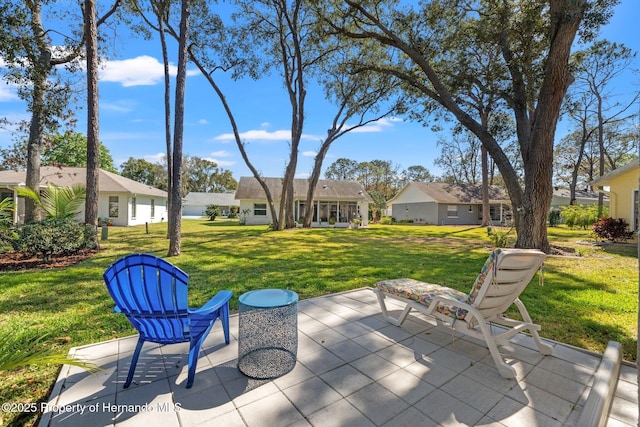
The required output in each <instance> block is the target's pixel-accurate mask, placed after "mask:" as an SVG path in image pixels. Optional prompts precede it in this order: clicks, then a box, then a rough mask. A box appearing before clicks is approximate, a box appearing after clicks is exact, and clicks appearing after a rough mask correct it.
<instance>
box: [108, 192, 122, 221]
mask: <svg viewBox="0 0 640 427" xmlns="http://www.w3.org/2000/svg"><path fill="white" fill-rule="evenodd" d="M119 206H120V201H119V200H118V196H109V218H118V213H119V211H120V207H119Z"/></svg>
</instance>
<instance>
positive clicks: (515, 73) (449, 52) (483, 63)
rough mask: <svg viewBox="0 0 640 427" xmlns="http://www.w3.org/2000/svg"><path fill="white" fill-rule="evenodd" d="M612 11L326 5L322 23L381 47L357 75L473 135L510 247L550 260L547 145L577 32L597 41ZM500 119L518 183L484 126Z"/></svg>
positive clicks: (382, 2)
mask: <svg viewBox="0 0 640 427" xmlns="http://www.w3.org/2000/svg"><path fill="white" fill-rule="evenodd" d="M615 3H616V1H615V0H611V1H598V2H595V1H586V0H583V1H577V2H565V1H561V0H552V1H550V2H547V1H541V0H538V1H528V0H527V1H515V2H491V1H481V2H476V1H458V0H440V1H431V2H422V3H420V4H419V5H417V6H413V7H412V6H405V5H400V4H399V3H398V2H396V1H391V0H369V1H352V0H345V1H344V2H331V3H330V7H327V8H326V9H325V16H326V20H325V22H326V27H327V31H330V32H333V33H336V34H339V35H341V36H344V37H349V38H351V39H352V40H353V42H354V47H353V49H357V48H358V45H359V46H360V49H366V48H368V47H369V46H370V45H369V42H370V41H375V42H376V43H377V45H378V46H379V47H380V51H379V54H378V55H377V58H376V59H377V60H376V61H375V62H369V63H366V64H362V65H361V69H366V70H367V71H372V70H373V71H376V72H379V73H384V74H391V75H394V76H396V77H398V78H400V79H402V80H403V81H404V82H405V83H406V85H407V88H408V89H409V91H408V93H409V94H411V95H412V96H413V99H414V102H415V105H416V108H415V109H414V111H415V114H416V115H418V116H421V117H428V115H429V114H432V113H434V112H438V113H440V114H442V115H444V116H448V117H450V118H451V117H453V118H455V120H456V121H457V122H459V123H460V124H461V126H463V127H465V128H466V129H468V130H469V131H470V132H472V133H473V134H475V135H476V136H477V138H478V139H479V140H480V141H481V143H482V145H483V146H484V148H485V149H486V150H487V151H488V153H489V154H490V155H491V157H492V158H493V160H494V162H495V164H496V166H497V168H498V169H499V171H500V173H501V175H502V177H503V179H504V182H505V185H506V187H507V191H508V193H509V196H510V198H511V203H512V206H513V208H514V214H515V215H514V222H515V227H516V230H517V233H518V240H517V241H516V246H517V247H529V248H539V249H542V250H544V251H547V252H548V251H549V250H550V247H549V241H548V238H547V229H546V223H547V214H548V211H549V206H550V203H551V197H552V191H553V186H552V176H553V169H552V164H553V141H554V136H555V130H556V125H557V121H558V117H559V115H560V107H561V104H562V100H563V97H564V95H565V93H566V90H567V88H568V86H569V85H570V83H571V80H572V77H571V75H570V72H569V66H568V61H569V56H570V53H571V47H572V45H573V42H574V39H575V37H576V35H577V34H578V33H579V32H580V35H581V36H582V38H583V39H584V40H588V39H591V38H593V37H594V35H595V33H596V31H597V29H598V27H599V26H600V25H601V24H602V23H604V22H606V21H607V19H608V18H609V16H610V13H611V7H612V6H613V5H614V4H615ZM361 41H365V42H366V43H360V42H361ZM499 110H504V111H505V112H509V114H510V115H511V116H512V117H514V119H515V129H516V135H517V141H518V147H519V152H520V153H519V154H520V157H521V158H522V164H523V170H524V176H523V180H522V181H521V180H520V178H519V176H518V174H517V172H516V168H515V167H514V165H513V164H512V163H511V161H510V160H509V158H508V156H507V155H506V153H505V150H504V148H503V147H502V146H501V144H500V141H499V140H498V138H497V137H496V135H495V133H494V132H492V130H491V128H490V126H489V123H490V116H491V114H493V113H494V112H495V111H499Z"/></svg>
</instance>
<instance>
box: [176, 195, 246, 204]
mask: <svg viewBox="0 0 640 427" xmlns="http://www.w3.org/2000/svg"><path fill="white" fill-rule="evenodd" d="M235 195H236V194H235V193H198V192H194V191H192V192H191V193H189V194H187V195H186V196H185V198H184V199H183V200H184V202H183V205H185V206H207V205H218V206H240V203H239V202H238V201H237V200H236V199H235Z"/></svg>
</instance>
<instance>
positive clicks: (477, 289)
mask: <svg viewBox="0 0 640 427" xmlns="http://www.w3.org/2000/svg"><path fill="white" fill-rule="evenodd" d="M544 259H545V254H544V253H543V252H540V251H538V250H534V249H496V250H494V251H493V252H492V253H491V255H490V256H489V258H488V259H487V261H486V262H485V264H484V266H483V267H482V271H481V272H480V274H479V275H478V278H477V279H476V281H475V283H474V285H473V287H472V288H471V292H470V293H469V294H465V293H462V292H459V291H457V290H455V289H451V288H447V287H444V286H439V285H434V284H430V283H424V282H420V281H417V280H414V279H406V278H405V279H393V280H383V281H380V282H378V283H376V287H375V288H374V289H373V291H374V292H375V293H376V295H377V297H378V301H379V302H380V308H381V309H382V315H383V317H384V318H385V319H386V320H388V321H389V322H390V323H392V324H394V325H396V326H401V325H402V324H403V323H404V321H405V320H406V318H407V316H408V315H409V313H410V312H411V310H412V309H414V310H418V311H420V312H422V313H426V314H428V315H431V316H434V317H435V318H436V320H437V321H438V323H439V324H445V325H447V326H449V327H451V328H453V329H454V330H456V331H459V332H461V333H464V334H466V335H471V336H475V337H476V338H480V339H482V340H484V341H485V342H486V344H487V347H489V351H490V352H491V356H492V357H493V360H494V362H495V364H496V367H497V368H498V371H499V372H500V375H502V376H503V377H505V378H515V376H516V370H515V368H513V366H510V365H508V364H507V363H506V362H505V361H504V360H503V358H502V356H501V355H500V353H499V351H498V346H499V345H506V344H507V343H508V341H509V339H511V338H512V337H513V336H515V335H517V334H518V333H520V332H522V331H525V330H529V332H530V333H531V336H532V337H533V340H534V341H535V343H536V346H537V347H538V350H539V351H540V353H542V354H544V355H550V354H553V347H552V346H550V345H548V344H545V343H543V342H542V341H541V340H540V337H539V336H538V330H539V329H540V325H536V324H534V323H533V321H532V320H531V317H530V316H529V313H528V312H527V309H526V308H525V306H524V304H523V303H522V301H520V300H519V299H518V297H519V296H520V294H521V293H522V291H523V290H524V289H525V288H526V287H527V285H528V284H529V282H530V281H531V279H532V278H533V276H534V275H535V274H536V271H537V270H538V269H540V268H541V267H542V263H543V261H544ZM386 297H391V298H393V299H396V300H399V301H402V302H404V303H406V306H405V308H404V310H403V311H402V313H400V315H399V316H398V317H393V316H391V315H390V314H389V312H388V311H387V306H386V304H385V298H386ZM512 304H515V305H516V307H517V308H518V310H519V311H520V315H521V316H522V319H523V320H522V321H520V320H513V319H509V318H507V317H505V316H504V314H503V313H504V312H505V311H506V310H507V309H508V308H509V307H510V306H511V305H512ZM490 323H495V324H498V325H501V326H503V327H506V328H507V329H506V330H505V328H498V327H493V326H492V325H491V324H490Z"/></svg>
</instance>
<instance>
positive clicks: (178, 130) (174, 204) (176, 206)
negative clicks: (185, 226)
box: [168, 0, 190, 256]
mask: <svg viewBox="0 0 640 427" xmlns="http://www.w3.org/2000/svg"><path fill="white" fill-rule="evenodd" d="M189 1H190V0H182V11H181V16H180V40H179V42H178V46H179V48H178V74H177V76H176V96H175V106H176V108H175V110H176V115H175V125H174V133H173V177H172V178H173V179H172V185H173V188H172V189H171V193H169V197H170V198H171V199H170V200H171V201H170V206H171V211H170V212H169V252H168V256H176V255H180V249H181V248H180V245H181V241H180V233H181V231H182V223H181V221H182V195H181V191H180V190H181V188H182V185H181V184H182V139H183V133H184V98H185V89H186V84H187V56H188V50H187V49H188V41H189V14H190V7H189Z"/></svg>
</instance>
